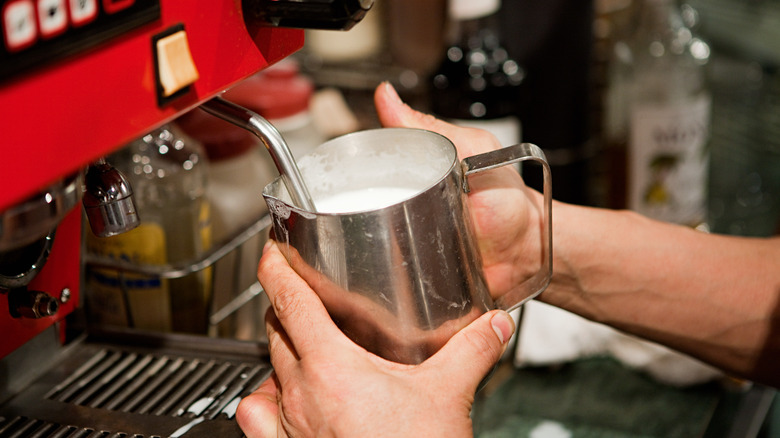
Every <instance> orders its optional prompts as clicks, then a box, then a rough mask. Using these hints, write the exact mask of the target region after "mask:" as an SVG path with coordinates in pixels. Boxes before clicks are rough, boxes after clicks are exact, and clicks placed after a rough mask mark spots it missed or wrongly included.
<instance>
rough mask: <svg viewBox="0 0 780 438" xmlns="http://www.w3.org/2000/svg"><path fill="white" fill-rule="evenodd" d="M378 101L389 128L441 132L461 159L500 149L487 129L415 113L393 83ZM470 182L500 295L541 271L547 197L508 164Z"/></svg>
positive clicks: (488, 271)
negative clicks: (541, 246)
mask: <svg viewBox="0 0 780 438" xmlns="http://www.w3.org/2000/svg"><path fill="white" fill-rule="evenodd" d="M374 102H375V104H376V109H377V112H378V114H379V119H380V121H381V122H382V125H384V126H385V127H406V128H418V129H426V130H429V131H434V132H438V133H439V134H441V135H443V136H445V137H447V138H449V139H450V140H451V141H452V142H453V143H454V144H455V147H456V148H457V149H458V154H459V156H460V158H461V159H462V158H465V157H469V156H472V155H476V154H480V153H483V152H488V151H491V150H495V149H498V148H500V147H501V144H500V143H499V142H498V140H497V139H496V138H495V137H494V136H493V135H491V134H490V133H488V132H487V131H483V130H480V129H474V128H463V127H458V126H455V125H452V124H449V123H446V122H444V121H441V120H439V119H436V118H435V117H433V116H430V115H428V114H423V113H420V112H418V111H415V110H413V109H412V108H410V107H409V106H407V105H405V104H404V103H403V102H402V101H401V99H400V98H399V97H398V94H397V93H396V92H395V90H394V89H393V87H392V86H391V85H390V84H388V83H384V84H381V85H380V86H379V87H378V88H377V89H376V92H375V94H374ZM468 178H469V186H470V187H471V192H470V193H469V207H470V210H471V215H472V220H473V223H474V228H475V232H476V234H477V238H478V239H477V240H478V241H479V249H480V252H481V253H482V260H483V269H484V271H485V277H486V281H487V283H488V288H489V289H490V293H491V294H492V295H493V296H494V297H496V296H501V295H504V294H505V293H507V292H508V291H510V290H511V289H512V288H514V287H516V286H517V285H518V284H520V283H521V282H522V281H524V280H525V279H527V278H529V277H530V276H532V275H533V274H534V273H536V272H537V271H538V270H539V267H540V263H541V258H540V254H541V249H540V242H541V240H540V231H541V227H542V225H543V224H542V220H541V217H542V213H541V211H542V208H541V206H542V205H543V204H542V196H541V195H540V194H539V193H538V192H536V191H534V190H531V189H529V188H527V187H526V186H525V184H524V183H523V180H522V178H521V177H520V175H519V174H518V173H517V172H515V171H514V170H513V169H512V168H511V167H509V166H504V167H501V168H498V169H493V170H490V171H487V172H480V173H476V174H472V175H470V176H469V177H468Z"/></svg>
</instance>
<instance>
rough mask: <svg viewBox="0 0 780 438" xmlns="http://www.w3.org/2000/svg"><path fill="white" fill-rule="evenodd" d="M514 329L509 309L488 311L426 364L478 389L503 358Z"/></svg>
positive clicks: (453, 338)
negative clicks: (506, 310)
mask: <svg viewBox="0 0 780 438" xmlns="http://www.w3.org/2000/svg"><path fill="white" fill-rule="evenodd" d="M514 332H515V322H514V320H513V319H512V317H511V316H509V314H508V313H507V312H505V311H503V310H493V311H491V312H487V313H485V314H484V315H482V316H480V317H479V318H477V319H476V320H474V321H473V322H472V323H471V324H469V325H467V326H466V327H464V328H463V329H462V330H460V331H459V332H458V333H456V334H455V335H454V336H453V337H452V338H451V339H450V340H449V341H448V342H447V343H446V344H445V345H444V347H442V348H441V350H439V351H438V352H437V353H436V354H434V355H433V356H431V357H430V358H429V359H428V360H427V361H425V362H424V363H423V365H422V366H425V367H431V368H436V369H439V372H441V371H442V370H444V373H445V375H446V376H448V377H449V381H454V382H460V383H461V384H464V385H468V387H469V389H470V390H473V391H476V389H477V387H478V386H479V384H480V382H481V381H482V379H483V378H484V377H485V376H486V375H487V374H488V373H489V372H490V371H491V370H492V369H493V366H494V365H495V364H496V362H498V360H499V359H500V358H501V355H502V354H503V353H504V350H506V345H507V343H508V342H509V339H510V338H511V337H512V334H514Z"/></svg>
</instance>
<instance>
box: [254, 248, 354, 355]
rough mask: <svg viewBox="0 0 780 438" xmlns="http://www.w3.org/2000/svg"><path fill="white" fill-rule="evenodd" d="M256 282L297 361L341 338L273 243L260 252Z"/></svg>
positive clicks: (307, 286)
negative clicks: (266, 297) (267, 299)
mask: <svg viewBox="0 0 780 438" xmlns="http://www.w3.org/2000/svg"><path fill="white" fill-rule="evenodd" d="M257 278H258V280H260V284H261V285H262V286H263V289H265V292H266V294H267V295H268V298H269V300H270V302H271V305H272V307H273V309H274V313H275V314H276V317H277V318H278V319H279V322H280V324H281V326H282V327H284V332H285V333H286V334H287V337H288V339H289V342H290V344H291V347H292V349H293V350H294V351H295V352H296V353H297V354H298V355H299V356H300V357H304V356H306V355H307V354H311V353H314V352H316V351H318V350H323V349H324V350H327V349H328V348H329V347H328V344H329V342H332V341H333V340H334V339H338V338H339V336H342V337H343V334H342V333H341V331H340V330H339V329H338V327H336V325H335V324H334V323H333V320H332V319H331V318H330V315H329V314H328V312H327V310H326V309H325V306H323V304H322V301H320V298H319V297H318V296H317V294H316V293H315V292H314V291H313V290H312V289H311V287H309V285H308V284H307V283H306V282H305V281H304V280H303V279H302V278H301V277H300V276H299V275H298V274H297V273H296V272H295V271H294V270H293V269H292V268H291V267H290V265H289V264H288V263H287V260H286V259H285V258H284V256H283V255H282V253H281V252H280V251H279V247H278V246H277V245H276V243H275V242H274V241H269V243H268V244H266V246H265V247H264V248H263V257H262V258H261V259H260V264H259V265H258V269H257Z"/></svg>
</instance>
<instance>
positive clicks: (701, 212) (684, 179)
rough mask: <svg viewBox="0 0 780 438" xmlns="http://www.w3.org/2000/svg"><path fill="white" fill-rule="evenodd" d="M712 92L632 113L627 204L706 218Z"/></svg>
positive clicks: (652, 212)
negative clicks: (673, 103) (674, 103)
mask: <svg viewBox="0 0 780 438" xmlns="http://www.w3.org/2000/svg"><path fill="white" fill-rule="evenodd" d="M710 107H711V102H710V96H709V95H707V94H702V95H700V96H699V97H696V98H694V99H691V100H690V101H687V102H683V103H680V104H676V105H663V106H662V105H636V106H634V107H633V108H632V111H631V130H630V132H631V136H630V138H629V151H628V152H629V156H630V158H629V160H630V161H629V172H630V173H629V175H630V176H629V180H630V181H629V187H628V189H629V194H628V206H629V208H631V209H632V210H634V211H637V212H639V213H641V214H643V215H645V216H648V217H652V218H654V219H659V220H663V221H667V222H674V223H679V224H685V225H696V224H699V223H701V222H702V221H703V220H705V217H706V200H707V167H708V162H709V160H708V157H709V153H708V152H709V151H708V149H707V147H706V145H707V142H708V140H709V132H710V126H709V123H710Z"/></svg>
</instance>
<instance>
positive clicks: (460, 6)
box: [449, 0, 501, 20]
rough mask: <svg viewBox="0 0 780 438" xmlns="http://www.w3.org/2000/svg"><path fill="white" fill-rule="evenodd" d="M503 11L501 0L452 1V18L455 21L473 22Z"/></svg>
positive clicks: (450, 11) (450, 8) (450, 6)
mask: <svg viewBox="0 0 780 438" xmlns="http://www.w3.org/2000/svg"><path fill="white" fill-rule="evenodd" d="M499 9H501V0H450V1H449V13H450V17H452V18H453V19H455V20H473V19H475V18H481V17H486V16H488V15H491V14H494V13H496V12H498V10H499Z"/></svg>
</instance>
